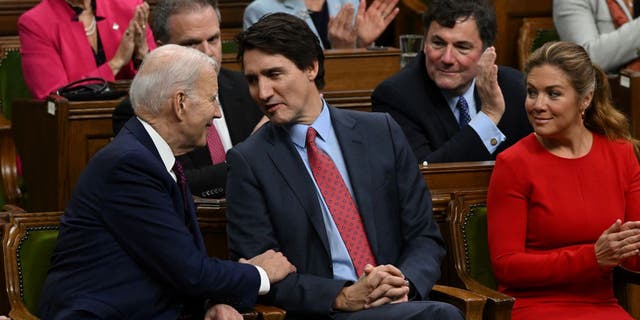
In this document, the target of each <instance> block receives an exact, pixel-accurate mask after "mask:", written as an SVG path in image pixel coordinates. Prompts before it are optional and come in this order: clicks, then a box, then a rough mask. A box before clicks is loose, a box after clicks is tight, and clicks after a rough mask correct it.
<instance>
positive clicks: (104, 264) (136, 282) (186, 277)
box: [38, 45, 295, 319]
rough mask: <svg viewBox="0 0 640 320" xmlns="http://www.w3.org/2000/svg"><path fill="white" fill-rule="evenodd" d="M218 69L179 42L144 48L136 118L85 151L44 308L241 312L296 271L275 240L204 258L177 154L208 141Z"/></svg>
mask: <svg viewBox="0 0 640 320" xmlns="http://www.w3.org/2000/svg"><path fill="white" fill-rule="evenodd" d="M216 70H217V68H216V63H215V61H214V60H212V59H211V58H209V57H207V56H206V55H204V54H202V53H201V52H199V51H197V50H193V49H189V48H184V47H181V46H176V45H166V46H163V47H161V48H159V49H156V50H154V51H153V52H151V53H150V54H148V55H147V57H146V58H145V60H144V63H143V64H142V67H141V68H140V69H139V72H138V74H137V75H136V76H135V78H134V80H133V82H132V84H131V89H130V96H131V100H132V102H133V108H134V111H135V113H136V117H134V118H132V119H130V120H129V121H128V122H127V123H126V124H125V125H124V128H123V129H122V130H121V132H120V133H119V134H118V135H117V136H116V137H115V139H114V140H113V141H112V142H111V143H109V144H108V145H107V146H106V147H105V148H104V149H102V150H100V151H99V152H98V153H97V154H96V155H95V156H94V157H93V159H92V160H91V161H90V162H89V164H88V165H87V168H86V169H85V171H84V172H83V174H82V175H81V177H80V179H79V180H78V183H77V185H76V188H75V190H74V192H73V195H72V197H71V200H70V201H69V203H68V206H67V209H66V211H65V213H64V215H63V216H62V221H61V225H60V233H59V236H58V239H57V243H56V247H55V249H54V252H53V256H52V259H51V268H50V269H49V274H48V276H47V279H46V281H45V284H44V288H43V291H42V296H41V297H40V307H39V312H38V315H39V317H40V318H43V319H177V318H178V317H179V316H180V317H184V318H189V316H191V317H190V318H189V319H203V316H204V306H205V303H204V301H205V299H208V300H209V302H210V303H213V304H214V306H213V307H211V308H210V309H209V311H208V315H207V319H222V317H223V316H230V317H231V318H235V319H238V318H239V317H240V315H239V314H238V312H237V311H236V310H234V308H233V307H236V308H247V307H251V306H253V304H254V302H255V300H256V298H257V295H258V293H259V292H260V293H262V294H264V293H266V292H268V290H269V285H270V283H273V282H275V281H279V280H280V279H282V278H283V277H284V276H285V275H287V274H288V273H290V272H293V271H294V270H295V268H294V267H293V266H292V265H291V264H290V263H289V262H288V260H287V259H286V258H285V257H284V256H282V254H281V253H275V252H274V251H266V252H265V253H262V254H260V255H257V256H256V257H254V258H252V259H250V260H248V261H244V260H243V261H242V262H244V263H237V262H231V261H222V260H219V259H216V258H209V257H207V254H206V251H205V247H204V242H203V239H202V235H201V234H200V231H199V227H198V222H197V220H196V212H195V207H194V204H193V201H192V200H191V193H190V191H189V187H188V186H187V185H186V182H185V181H184V174H183V173H182V168H181V166H180V165H179V162H176V159H175V157H176V156H178V155H181V154H184V153H186V152H189V151H191V150H192V149H193V148H195V147H197V146H203V145H204V144H205V143H206V130H207V127H208V126H210V125H211V124H212V120H213V118H215V117H219V116H220V110H219V108H220V107H219V105H218V104H217V97H216V96H217V92H218V84H217V75H216ZM252 264H253V265H255V266H253V265H252ZM232 306H233V307H232ZM240 319H241V317H240Z"/></svg>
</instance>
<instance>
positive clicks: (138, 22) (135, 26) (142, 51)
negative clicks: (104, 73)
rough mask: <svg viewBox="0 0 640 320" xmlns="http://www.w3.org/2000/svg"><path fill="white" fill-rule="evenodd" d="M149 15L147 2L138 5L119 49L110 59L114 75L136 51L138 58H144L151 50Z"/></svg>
mask: <svg viewBox="0 0 640 320" xmlns="http://www.w3.org/2000/svg"><path fill="white" fill-rule="evenodd" d="M148 16H149V5H148V4H147V3H146V2H143V3H141V4H139V5H138V6H136V9H135V12H134V14H133V18H131V20H130V21H129V25H128V26H127V29H125V30H124V33H123V34H122V39H121V40H120V45H119V46H118V50H116V53H115V54H114V56H113V58H111V60H109V67H110V68H111V71H112V72H113V74H114V75H117V74H118V72H120V69H122V67H124V66H125V65H126V64H128V63H129V62H130V61H131V58H132V57H133V56H134V53H135V54H136V56H135V57H136V58H137V59H143V58H144V56H145V55H146V54H147V52H148V51H149V47H148V45H147V35H146V26H147V22H146V21H147V18H148Z"/></svg>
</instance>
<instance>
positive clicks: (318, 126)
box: [289, 99, 333, 148]
mask: <svg viewBox="0 0 640 320" xmlns="http://www.w3.org/2000/svg"><path fill="white" fill-rule="evenodd" d="M309 127H313V128H314V129H315V130H316V131H317V132H318V136H317V137H318V138H320V139H322V140H325V138H326V137H328V136H329V132H331V130H333V125H332V124H331V114H330V113H329V106H328V105H327V102H326V101H324V99H322V111H320V114H319V115H318V117H317V118H316V120H315V121H314V122H313V123H312V124H311V125H310V126H309V125H306V124H302V123H296V124H293V125H292V126H291V127H290V128H289V135H290V136H291V141H292V142H293V143H295V144H296V145H297V146H298V147H300V148H304V147H305V142H306V141H307V129H308V128H309Z"/></svg>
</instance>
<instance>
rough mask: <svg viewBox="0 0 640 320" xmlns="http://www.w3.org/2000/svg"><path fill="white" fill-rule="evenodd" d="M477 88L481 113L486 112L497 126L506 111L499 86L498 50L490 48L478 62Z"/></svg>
mask: <svg viewBox="0 0 640 320" xmlns="http://www.w3.org/2000/svg"><path fill="white" fill-rule="evenodd" d="M476 88H477V89H478V95H479V96H480V100H481V101H482V108H481V110H480V111H482V112H484V113H485V114H486V115H487V116H488V117H489V119H491V121H493V123H495V124H496V125H497V124H498V122H500V119H501V118H502V115H503V114H504V110H505V102H504V97H503V96H502V89H500V86H499V85H498V66H497V65H496V49H495V48H494V47H489V48H487V49H486V50H484V52H483V53H482V56H480V60H478V75H477V78H476Z"/></svg>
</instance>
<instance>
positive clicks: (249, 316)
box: [241, 310, 258, 320]
mask: <svg viewBox="0 0 640 320" xmlns="http://www.w3.org/2000/svg"><path fill="white" fill-rule="evenodd" d="M241 315H242V320H258V312H256V311H255V310H251V311H247V312H242V313H241Z"/></svg>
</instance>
